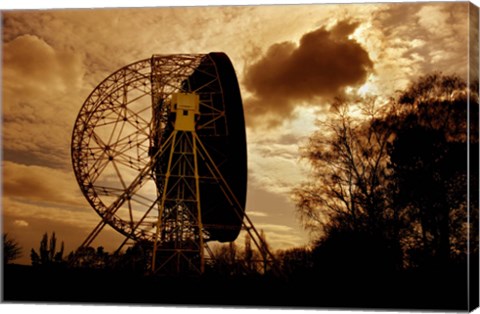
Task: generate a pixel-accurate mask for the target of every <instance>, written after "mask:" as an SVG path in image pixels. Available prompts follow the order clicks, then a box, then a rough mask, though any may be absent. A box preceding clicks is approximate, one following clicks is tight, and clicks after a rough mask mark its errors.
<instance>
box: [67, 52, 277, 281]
mask: <svg viewBox="0 0 480 314" xmlns="http://www.w3.org/2000/svg"><path fill="white" fill-rule="evenodd" d="M205 58H207V55H170V56H156V55H154V56H152V58H150V59H145V60H141V61H138V62H135V63H132V64H130V65H128V66H125V67H123V68H122V69H120V70H118V71H116V72H115V73H113V74H111V75H110V76H109V77H107V78H106V79H105V80H104V81H103V82H101V83H100V84H99V85H98V86H97V87H96V88H95V89H94V90H93V92H92V93H91V94H90V95H89V97H88V98H87V100H86V101H85V103H84V104H83V106H82V108H81V110H80V112H79V115H78V117H77V120H76V122H75V126H74V130H73V134H72V143H71V147H72V149H71V154H72V163H73V168H74V172H75V175H76V179H77V182H78V184H79V186H80V189H81V191H82V193H83V194H84V196H85V197H86V199H87V200H88V202H89V203H90V205H91V206H92V208H93V209H94V210H95V211H96V212H97V213H98V215H99V216H100V218H101V220H100V222H99V223H98V224H97V225H96V226H95V228H93V230H92V232H91V233H90V234H89V235H88V236H87V238H86V239H85V241H84V242H83V243H82V245H81V247H88V246H91V244H92V242H93V241H94V240H95V238H96V237H97V236H98V235H99V234H100V232H101V231H102V230H103V229H104V227H105V226H106V225H109V226H111V227H112V228H113V229H115V230H116V231H118V232H120V233H121V234H123V235H124V236H125V241H124V242H123V243H122V244H121V246H120V248H121V247H123V246H124V245H125V244H126V243H127V241H128V240H133V241H143V242H150V243H152V246H153V260H152V271H154V272H155V273H167V274H173V273H183V272H196V273H202V272H203V270H204V261H205V253H207V254H209V252H210V250H209V248H208V245H207V242H208V240H209V234H208V232H206V231H205V225H203V224H202V219H201V212H202V204H201V202H200V200H201V198H200V193H199V185H200V184H201V183H200V182H201V181H202V182H204V181H208V182H214V183H215V184H217V185H218V186H219V187H220V189H221V191H222V193H223V195H224V197H225V198H226V199H227V200H228V202H229V203H230V204H231V205H232V208H234V210H235V212H236V214H238V216H239V219H242V224H243V227H244V229H245V230H246V231H247V232H248V233H249V234H250V236H251V238H252V240H253V241H254V244H255V245H256V246H257V248H258V249H259V250H260V251H261V254H262V256H263V257H264V258H265V260H267V259H268V260H270V261H272V260H273V255H272V254H271V253H270V252H269V251H268V249H266V247H267V246H266V245H264V243H262V241H263V239H262V237H261V236H260V234H259V233H258V232H257V230H256V229H255V227H254V226H253V223H252V222H251V220H250V219H249V218H248V216H247V215H244V213H243V211H242V206H241V204H240V203H239V201H238V200H237V198H236V196H235V194H234V193H233V191H232V190H231V188H230V187H229V185H228V182H227V181H226V180H225V179H224V177H223V176H222V172H221V171H220V169H219V164H221V163H222V154H221V152H217V151H212V150H211V149H209V148H207V147H206V145H204V143H203V139H205V138H207V137H219V136H225V135H226V133H227V130H228V128H227V120H226V115H225V105H224V104H223V102H218V101H214V99H215V97H217V98H218V97H221V95H222V90H221V85H220V83H219V80H218V74H217V70H216V68H215V64H214V63H213V62H211V63H209V62H208V60H205ZM205 61H207V62H205ZM201 62H203V64H204V66H203V67H202V68H201V69H200V71H203V72H204V73H202V75H203V77H204V78H207V79H205V83H204V84H203V85H202V86H197V87H195V88H192V86H188V84H187V83H188V78H189V77H190V76H191V75H192V73H194V72H195V71H199V65H200V63H201ZM179 92H180V93H181V92H189V93H196V94H198V95H199V97H200V107H201V114H200V116H199V117H198V118H197V120H196V128H195V131H193V132H187V131H178V130H174V129H173V127H172V125H171V123H170V122H169V121H170V120H169V115H170V114H171V112H170V111H169V105H170V102H171V97H172V94H174V93H179ZM199 130H201V134H202V135H201V136H199V135H198V134H197V131H198V132H199ZM159 164H162V165H166V164H167V165H168V166H167V168H165V167H159ZM199 167H202V169H203V170H204V171H203V173H202V174H199V171H198V169H199ZM165 169H167V171H165ZM205 169H207V170H206V171H205ZM219 227H220V228H228V226H219ZM120 248H119V249H120ZM210 257H211V258H213V256H212V255H211V254H210Z"/></svg>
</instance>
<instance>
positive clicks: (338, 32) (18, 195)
mask: <svg viewBox="0 0 480 314" xmlns="http://www.w3.org/2000/svg"><path fill="white" fill-rule="evenodd" d="M468 10H469V5H468V3H467V2H463V3H462V2H455V3H445V2H444V3H441V2H440V3H383V4H314V5H278V6H236V7H229V6H220V7H190V8H138V9H82V10H71V9H70V10H3V11H2V12H1V14H2V22H3V24H2V36H3V47H2V54H3V63H2V110H3V125H2V131H3V133H2V148H3V161H2V170H3V178H2V179H3V196H2V200H3V204H2V205H3V206H2V210H3V227H4V232H8V233H9V234H10V235H11V236H12V237H14V238H15V239H17V241H19V242H20V244H21V246H22V247H23V248H24V257H23V258H22V260H21V262H24V263H29V251H30V249H31V248H32V247H34V248H38V243H39V241H40V239H41V236H42V234H43V233H45V232H49V233H51V232H52V231H55V232H56V234H57V237H58V238H59V239H60V240H64V241H65V244H66V250H67V252H69V251H70V250H73V249H75V248H76V247H77V246H78V245H79V244H80V243H81V242H82V241H83V240H84V238H85V237H86V236H87V235H88V233H89V232H90V231H91V230H92V228H93V227H94V226H95V225H96V224H97V223H98V221H99V217H98V215H97V214H96V213H95V212H94V211H93V209H92V208H90V206H89V205H88V203H87V201H86V200H85V198H84V197H83V195H82V194H81V192H80V189H79V187H78V185H77V183H76V180H75V178H74V173H73V169H72V166H71V159H70V141H71V134H72V128H73V125H74V121H75V118H76V116H77V114H78V112H79V110H80V108H81V106H82V104H83V102H84V100H85V99H86V98H87V96H88V95H89V93H90V92H91V91H92V90H93V89H94V88H95V87H96V86H97V85H98V83H100V82H101V81H102V80H103V79H104V78H105V77H107V76H108V75H109V74H111V73H112V72H114V71H116V70H117V69H119V68H120V67H123V66H125V65H127V64H130V63H132V62H135V61H138V60H141V59H145V58H149V57H150V56H151V55H152V54H175V53H208V52H213V51H223V52H225V53H226V54H227V55H228V56H229V57H230V59H231V60H232V62H233V65H234V67H235V69H236V72H237V76H238V78H239V81H240V88H241V92H242V98H243V100H244V110H245V115H246V120H247V142H248V154H249V155H248V162H249V163H248V165H249V182H248V199H247V214H249V215H250V217H251V219H252V220H253V222H254V224H255V226H256V227H257V228H258V229H263V230H264V231H265V233H266V236H267V240H268V241H269V242H270V245H271V246H272V247H273V248H288V247H293V246H300V245H305V244H307V243H308V235H307V234H306V233H305V232H304V231H303V230H302V229H301V227H300V225H299V224H298V222H297V220H296V217H295V211H294V205H293V203H292V201H291V199H290V192H291V189H292V188H294V187H295V186H296V185H298V184H299V183H300V182H302V181H303V180H304V178H305V174H307V173H308V167H307V165H306V164H305V163H304V162H302V161H301V160H300V159H299V154H298V146H299V144H300V143H302V141H304V140H305V138H306V137H308V135H310V134H311V132H312V131H313V130H314V129H315V120H316V119H319V118H322V117H324V116H325V115H326V114H327V113H328V104H329V101H330V100H331V99H332V97H334V96H335V95H340V94H352V95H355V94H358V95H376V96H379V97H387V96H390V95H393V93H394V92H395V91H396V90H399V89H402V88H405V87H406V86H407V84H408V82H409V81H411V80H413V79H415V78H416V77H418V76H421V75H423V74H426V73H430V72H433V71H441V72H443V73H445V74H452V73H455V74H458V75H460V76H462V77H466V71H467V63H468V35H469V28H468ZM477 38H478V36H477ZM121 239H122V237H121V236H119V235H117V234H116V233H115V232H113V231H106V232H104V233H102V235H101V236H100V237H99V238H98V239H97V241H96V242H94V245H96V246H97V245H103V246H104V247H105V248H106V249H107V250H113V249H115V248H116V247H117V245H118V243H119V242H118V241H119V240H121ZM239 242H241V243H243V238H241V239H239Z"/></svg>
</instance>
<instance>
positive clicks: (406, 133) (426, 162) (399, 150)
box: [386, 74, 478, 267]
mask: <svg viewBox="0 0 480 314" xmlns="http://www.w3.org/2000/svg"><path fill="white" fill-rule="evenodd" d="M475 91H478V87H476V88H472V89H470V90H469V89H468V86H467V84H466V83H465V82H464V81H463V80H462V79H460V78H459V77H457V76H443V75H440V74H432V75H428V76H425V77H422V78H420V79H419V80H418V81H417V82H415V83H414V84H412V85H411V86H410V87H409V88H408V89H407V90H406V91H405V92H403V93H402V94H401V95H400V96H399V98H398V105H399V106H401V107H402V110H401V115H400V116H397V117H395V119H391V118H388V119H386V122H387V123H389V124H390V127H391V128H392V129H393V130H394V132H395V135H396V136H395V139H394V141H392V142H391V143H389V155H390V159H391V160H390V161H391V162H390V164H389V168H390V169H391V170H392V172H393V177H392V178H393V181H394V183H395V190H396V193H395V194H394V203H395V204H396V206H397V207H401V208H408V213H409V220H410V225H411V229H410V231H411V235H410V237H409V239H408V241H405V242H406V243H408V246H407V250H408V251H409V253H410V255H411V259H410V261H411V262H412V264H414V265H417V266H419V265H421V264H422V263H423V264H425V265H426V266H432V265H436V266H440V267H441V266H445V265H446V264H448V263H449V261H450V260H451V259H452V258H453V257H455V256H454V255H459V254H462V253H465V252H466V245H467V237H466V235H467V232H466V222H467V215H468V213H467V205H468V204H467V201H468V200H467V182H468V181H467V176H468V173H467V142H470V144H471V145H472V148H473V151H474V153H473V154H472V155H471V157H473V160H474V161H475V160H477V162H472V163H471V164H470V166H471V167H472V169H471V170H473V175H472V176H470V178H469V179H471V182H472V183H473V186H476V187H477V190H478V177H477V175H478V119H471V120H470V122H471V123H470V125H468V124H467V123H468V119H467V112H468V111H467V110H468V109H469V107H470V114H472V116H473V117H478V93H477V92H475ZM469 92H470V93H469ZM469 105H470V106H469ZM468 128H470V131H471V137H470V138H468V137H467V134H468V133H467V130H468ZM475 134H476V136H475ZM475 146H476V147H477V148H476V149H475V148H474V147H475ZM475 155H476V156H475ZM475 182H476V184H475ZM474 200H475V199H474ZM476 200H477V202H475V201H474V202H473V203H472V204H470V205H471V208H473V209H474V210H472V217H475V216H476V215H477V217H478V198H476ZM416 260H417V261H416Z"/></svg>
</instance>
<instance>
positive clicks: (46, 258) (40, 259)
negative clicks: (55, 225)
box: [30, 232, 64, 266]
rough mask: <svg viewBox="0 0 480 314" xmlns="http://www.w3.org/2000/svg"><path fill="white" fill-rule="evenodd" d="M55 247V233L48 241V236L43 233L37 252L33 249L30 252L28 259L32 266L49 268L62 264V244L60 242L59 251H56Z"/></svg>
mask: <svg viewBox="0 0 480 314" xmlns="http://www.w3.org/2000/svg"><path fill="white" fill-rule="evenodd" d="M56 247H57V238H56V236H55V232H53V233H52V236H51V238H50V240H49V239H48V234H47V233H45V234H44V235H43V237H42V240H41V241H40V248H39V252H40V253H37V252H36V251H35V250H34V249H32V250H31V252H30V258H31V261H32V265H33V266H39V265H42V266H50V265H56V264H57V265H58V264H61V263H63V251H64V243H63V241H62V244H61V247H60V250H59V251H57V250H56Z"/></svg>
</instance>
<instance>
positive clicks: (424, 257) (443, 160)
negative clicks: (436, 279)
mask: <svg viewBox="0 0 480 314" xmlns="http://www.w3.org/2000/svg"><path fill="white" fill-rule="evenodd" d="M332 108H333V113H334V114H333V117H331V118H330V119H329V120H327V121H324V122H323V123H320V124H319V131H317V132H316V133H314V134H313V135H312V136H311V138H310V141H309V142H308V143H307V144H306V145H305V146H304V147H303V148H302V155H303V156H304V157H305V158H306V159H307V160H308V161H309V163H310V164H311V166H312V176H311V178H310V180H309V181H308V182H306V183H304V184H303V185H302V186H300V187H299V188H297V189H296V190H295V191H294V196H295V198H296V203H297V210H298V213H299V216H300V218H301V219H302V222H303V224H304V226H305V227H306V228H307V229H309V230H310V231H312V232H313V234H314V236H315V237H316V238H317V242H316V249H315V250H314V256H316V259H317V260H318V258H319V256H322V259H323V261H322V263H323V264H325V263H327V264H328V263H330V266H331V267H338V268H342V267H343V268H345V267H347V264H348V265H350V266H351V265H352V264H354V265H355V267H356V266H359V265H361V264H362V263H364V264H365V267H366V266H368V265H375V262H376V261H378V260H381V261H382V263H383V264H382V265H385V263H387V264H388V263H390V266H392V267H394V268H395V269H399V268H402V267H417V266H432V265H435V266H438V267H448V264H449V263H450V262H451V261H452V260H453V259H455V260H457V261H458V260H461V259H465V254H466V252H467V245H468V241H469V240H470V241H473V242H474V243H478V226H477V225H475V224H474V226H472V225H469V224H468V219H467V218H468V217H467V216H468V215H470V217H471V219H472V221H476V220H475V219H478V119H474V118H472V119H470V123H468V122H469V121H468V119H467V117H468V115H467V113H469V114H470V116H471V117H478V82H475V84H473V85H472V86H467V84H466V83H465V82H464V81H463V80H462V79H460V78H459V77H457V76H444V75H440V74H432V75H428V76H425V77H422V78H420V79H419V80H418V81H416V82H414V83H412V84H411V86H410V87H409V88H407V89H406V90H405V91H403V92H401V93H399V95H398V96H397V97H392V98H391V100H390V101H389V102H388V103H386V104H385V105H382V106H376V103H375V99H363V100H360V101H356V102H354V101H345V100H342V99H337V100H336V101H335V102H334V104H333V106H332ZM468 110H470V111H468ZM467 131H468V132H467ZM467 144H469V145H470V155H469V157H470V161H471V163H470V164H469V166H470V169H469V170H470V172H468V167H467V151H468V150H467ZM467 182H469V183H470V185H471V186H470V190H472V189H473V191H477V192H473V193H474V195H477V197H471V198H470V200H468V199H467ZM467 208H470V209H471V210H470V212H467ZM469 234H470V235H473V236H474V237H473V238H470V239H469V238H468V235H469ZM362 252H363V254H362ZM367 255H369V256H370V257H368V256H367ZM355 256H357V257H356V258H354V257H355ZM358 257H360V259H359V258H358ZM371 257H373V258H371ZM329 260H330V262H328V261H329ZM362 261H363V262H362ZM342 263H346V264H345V265H343V266H341V265H342ZM365 267H360V268H362V269H365ZM379 267H380V266H379ZM387 268H388V267H387Z"/></svg>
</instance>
